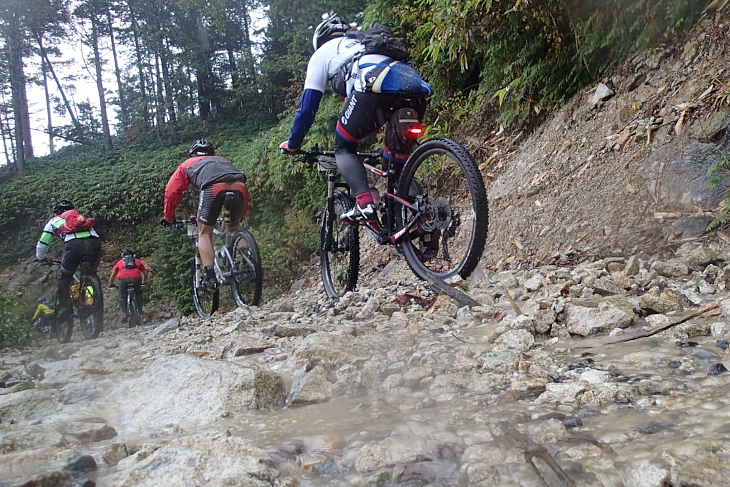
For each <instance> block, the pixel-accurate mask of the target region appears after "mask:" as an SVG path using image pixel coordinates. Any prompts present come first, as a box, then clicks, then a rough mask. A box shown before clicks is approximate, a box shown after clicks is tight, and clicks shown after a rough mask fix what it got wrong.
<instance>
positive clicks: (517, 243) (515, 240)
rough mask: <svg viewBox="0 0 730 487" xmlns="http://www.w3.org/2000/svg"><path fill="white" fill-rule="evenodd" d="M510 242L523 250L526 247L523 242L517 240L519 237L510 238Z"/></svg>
mask: <svg viewBox="0 0 730 487" xmlns="http://www.w3.org/2000/svg"><path fill="white" fill-rule="evenodd" d="M509 242H510V243H511V244H512V245H514V246H515V247H517V248H518V249H520V250H523V249H524V247H523V246H522V244H521V243H520V242H518V241H517V239H514V238H513V239H512V240H510V241H509Z"/></svg>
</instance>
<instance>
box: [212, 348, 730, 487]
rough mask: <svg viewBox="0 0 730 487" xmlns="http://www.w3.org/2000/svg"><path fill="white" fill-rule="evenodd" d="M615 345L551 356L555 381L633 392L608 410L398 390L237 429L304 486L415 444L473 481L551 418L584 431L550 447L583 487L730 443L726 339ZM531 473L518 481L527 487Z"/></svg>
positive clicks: (244, 418) (255, 418)
mask: <svg viewBox="0 0 730 487" xmlns="http://www.w3.org/2000/svg"><path fill="white" fill-rule="evenodd" d="M624 336H627V335H624ZM615 340H617V338H609V337H601V338H597V339H593V340H572V341H569V342H561V343H560V344H559V346H552V347H546V350H548V351H549V353H550V355H551V357H552V359H553V360H554V361H555V362H556V363H560V364H562V365H561V367H560V369H559V370H560V372H561V373H560V375H559V376H556V377H552V379H551V380H553V379H554V380H556V381H569V380H570V379H571V378H573V377H577V376H582V377H586V376H587V377H593V376H596V375H597V376H600V377H604V378H605V383H608V384H617V385H618V386H619V387H625V390H624V391H623V392H619V393H618V394H617V395H616V397H615V398H614V399H613V400H603V401H601V402H602V403H601V404H594V405H585V406H578V407H575V408H572V407H561V406H558V407H555V408H553V407H549V406H546V405H538V404H536V403H535V401H534V400H535V398H536V396H537V394H535V393H527V394H525V393H520V394H510V393H505V391H503V390H501V389H500V388H495V390H494V391H492V393H491V394H490V393H487V394H484V393H472V392H468V391H464V392H463V393H459V394H455V395H453V396H451V397H449V396H443V395H441V396H440V397H429V392H428V390H416V391H413V390H404V388H395V389H394V390H391V391H389V392H388V393H377V394H372V395H369V396H367V397H363V398H356V399H348V400H333V401H330V402H328V403H325V404H316V405H308V406H303V407H297V408H292V409H287V410H283V411H277V412H273V413H247V414H242V415H240V416H238V417H236V418H232V419H231V420H229V421H227V424H226V426H227V427H228V428H230V431H231V433H232V434H235V435H240V436H244V437H246V438H249V439H251V440H253V442H254V443H255V444H256V445H257V446H260V447H262V448H265V449H266V450H267V451H269V452H271V453H272V454H273V455H274V456H275V458H278V461H279V462H281V464H280V468H282V471H283V472H284V473H287V474H290V475H292V476H294V477H296V478H298V480H299V481H300V482H301V484H300V485H333V482H335V479H338V478H342V477H343V476H346V475H348V473H350V474H351V472H352V468H351V467H352V465H351V464H352V461H351V459H352V457H353V456H354V455H355V454H354V453H353V452H355V451H357V450H359V449H360V448H361V447H362V446H363V445H366V444H383V443H385V444H387V445H388V446H389V447H392V445H393V443H394V442H397V441H402V442H404V443H405V444H404V445H401V446H400V447H395V449H396V450H397V451H403V450H405V451H408V448H409V446H411V447H413V449H412V453H414V455H415V454H416V453H417V452H421V451H423V452H424V453H428V452H434V451H435V450H436V448H435V447H436V446H441V447H443V445H444V444H448V445H449V446H450V447H451V448H452V449H453V455H451V456H449V455H447V456H446V458H447V459H448V460H449V461H450V462H451V463H453V467H454V469H453V470H451V471H449V470H448V469H446V468H444V471H443V472H440V475H439V476H438V479H437V480H438V483H439V484H443V485H452V484H454V483H458V482H459V481H461V482H463V481H464V478H463V476H462V477H461V478H460V477H459V476H458V474H457V471H458V470H459V468H460V467H462V465H461V464H460V460H459V458H460V456H461V455H462V454H463V453H464V451H465V449H466V448H467V447H469V446H474V445H479V444H481V445H484V446H485V447H486V448H487V449H488V450H491V449H503V451H502V453H500V454H501V455H505V451H512V450H514V448H515V445H516V443H514V441H512V440H510V439H506V438H505V437H504V436H503V431H501V430H500V428H498V427H496V425H498V424H499V423H500V422H502V421H513V422H515V421H517V422H519V423H524V424H527V425H529V424H539V423H541V422H544V418H545V415H549V414H551V413H561V414H564V415H566V416H567V417H568V418H569V419H570V418H576V417H577V418H580V420H581V422H582V424H580V425H579V426H574V427H569V428H568V435H567V436H566V437H565V438H562V439H560V440H558V441H557V442H555V443H554V444H548V443H546V446H547V447H548V451H549V452H550V453H551V454H552V455H553V456H554V457H555V458H556V459H557V460H558V462H559V463H560V464H561V465H562V466H563V468H565V469H566V472H569V474H570V476H571V477H572V478H573V479H574V480H575V481H576V482H577V483H578V485H624V484H625V482H626V477H627V475H628V474H626V473H625V472H631V471H633V470H635V469H636V468H639V467H637V465H639V466H641V465H647V464H646V463H644V464H642V463H641V462H648V464H658V465H665V466H666V465H667V462H668V461H669V459H671V458H681V459H687V458H691V457H692V456H694V455H696V453H697V452H699V451H702V450H703V449H705V448H708V446H709V445H713V444H714V445H718V444H722V443H725V444H727V442H730V387H728V386H729V385H730V374H727V373H725V374H721V375H718V376H713V375H710V374H709V373H708V371H709V369H710V367H711V366H713V365H715V364H717V363H720V362H721V361H722V360H723V359H724V360H725V361H726V364H727V365H729V366H730V363H728V360H727V359H728V356H727V355H725V352H724V351H723V350H722V349H721V348H719V347H718V346H716V344H715V342H716V341H717V338H716V337H694V338H692V339H691V341H689V342H685V343H683V344H675V343H673V342H672V340H670V339H668V338H667V337H662V338H656V337H651V338H642V339H639V340H636V341H632V342H628V343H622V344H607V343H608V342H612V341H615ZM692 342H695V343H696V345H695V343H692ZM688 345H691V346H688ZM729 368H730V367H729ZM595 372H598V374H595ZM602 372H605V373H606V374H602ZM538 394H539V393H538ZM557 417H559V416H557ZM566 424H571V423H570V422H569V421H568V422H566ZM405 432H407V433H408V434H405ZM419 438H420V439H422V440H423V441H424V443H425V445H426V446H423V445H420V444H419V445H415V446H414V445H413V443H414V442H417V441H418V439H419ZM294 440H296V441H294ZM409 442H410V443H411V444H410V445H409V444H408V443H409ZM429 443H432V445H431V447H429ZM507 458H509V455H508V456H507ZM513 460H515V461H516V462H519V461H521V459H519V458H517V459H513ZM285 467H288V468H285ZM524 474H525V472H520V471H518V472H516V473H515V478H516V479H519V478H523V477H522V476H523V475H524ZM543 474H544V475H545V473H544V472H543ZM546 477H547V478H549V472H548V474H547V475H546ZM523 480H524V478H523ZM515 481H516V482H517V480H515ZM355 483H357V482H355ZM518 483H520V482H518ZM348 485H349V484H348ZM523 485H525V484H523Z"/></svg>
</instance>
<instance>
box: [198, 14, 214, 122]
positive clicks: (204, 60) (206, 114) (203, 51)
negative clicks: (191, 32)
mask: <svg viewBox="0 0 730 487" xmlns="http://www.w3.org/2000/svg"><path fill="white" fill-rule="evenodd" d="M196 17H197V22H196V23H195V30H196V34H197V38H198V41H199V42H200V49H199V51H198V60H197V66H196V67H195V75H196V76H195V77H196V79H197V86H198V112H199V116H200V119H201V120H210V112H211V111H210V108H211V104H210V102H211V99H210V98H211V76H210V62H209V59H210V42H209V40H208V30H207V28H206V27H205V24H204V23H203V19H202V17H201V16H200V15H196Z"/></svg>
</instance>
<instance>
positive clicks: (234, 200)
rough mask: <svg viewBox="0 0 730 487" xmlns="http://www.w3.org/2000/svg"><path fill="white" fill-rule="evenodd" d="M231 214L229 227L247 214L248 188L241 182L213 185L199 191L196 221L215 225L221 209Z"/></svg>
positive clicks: (236, 223)
mask: <svg viewBox="0 0 730 487" xmlns="http://www.w3.org/2000/svg"><path fill="white" fill-rule="evenodd" d="M224 205H225V208H226V209H227V210H228V211H230V212H231V226H236V225H238V223H239V222H240V221H241V218H243V217H244V216H245V215H246V213H248V187H246V183H244V182H243V181H232V182H221V183H213V184H211V185H210V186H206V187H205V188H203V189H201V190H200V197H199V199H198V221H200V222H201V223H203V224H204V225H211V226H212V225H215V221H216V219H217V218H218V215H220V212H221V209H222V208H223V206H224Z"/></svg>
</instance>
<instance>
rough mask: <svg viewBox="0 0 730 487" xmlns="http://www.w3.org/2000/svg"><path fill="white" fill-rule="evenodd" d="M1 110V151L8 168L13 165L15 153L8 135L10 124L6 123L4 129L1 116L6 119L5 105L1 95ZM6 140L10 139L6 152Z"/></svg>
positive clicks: (10, 137) (10, 136) (11, 139)
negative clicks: (3, 152)
mask: <svg viewBox="0 0 730 487" xmlns="http://www.w3.org/2000/svg"><path fill="white" fill-rule="evenodd" d="M0 108H2V110H0V137H2V139H3V150H4V151H5V161H6V162H7V164H8V166H12V165H13V159H14V155H13V153H14V152H15V147H13V146H12V144H13V137H12V135H10V133H9V131H10V124H9V123H8V128H7V130H6V129H5V120H4V119H3V115H4V116H5V118H6V119H7V111H6V105H5V94H3V105H2V107H0ZM8 139H10V145H11V147H10V150H8Z"/></svg>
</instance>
